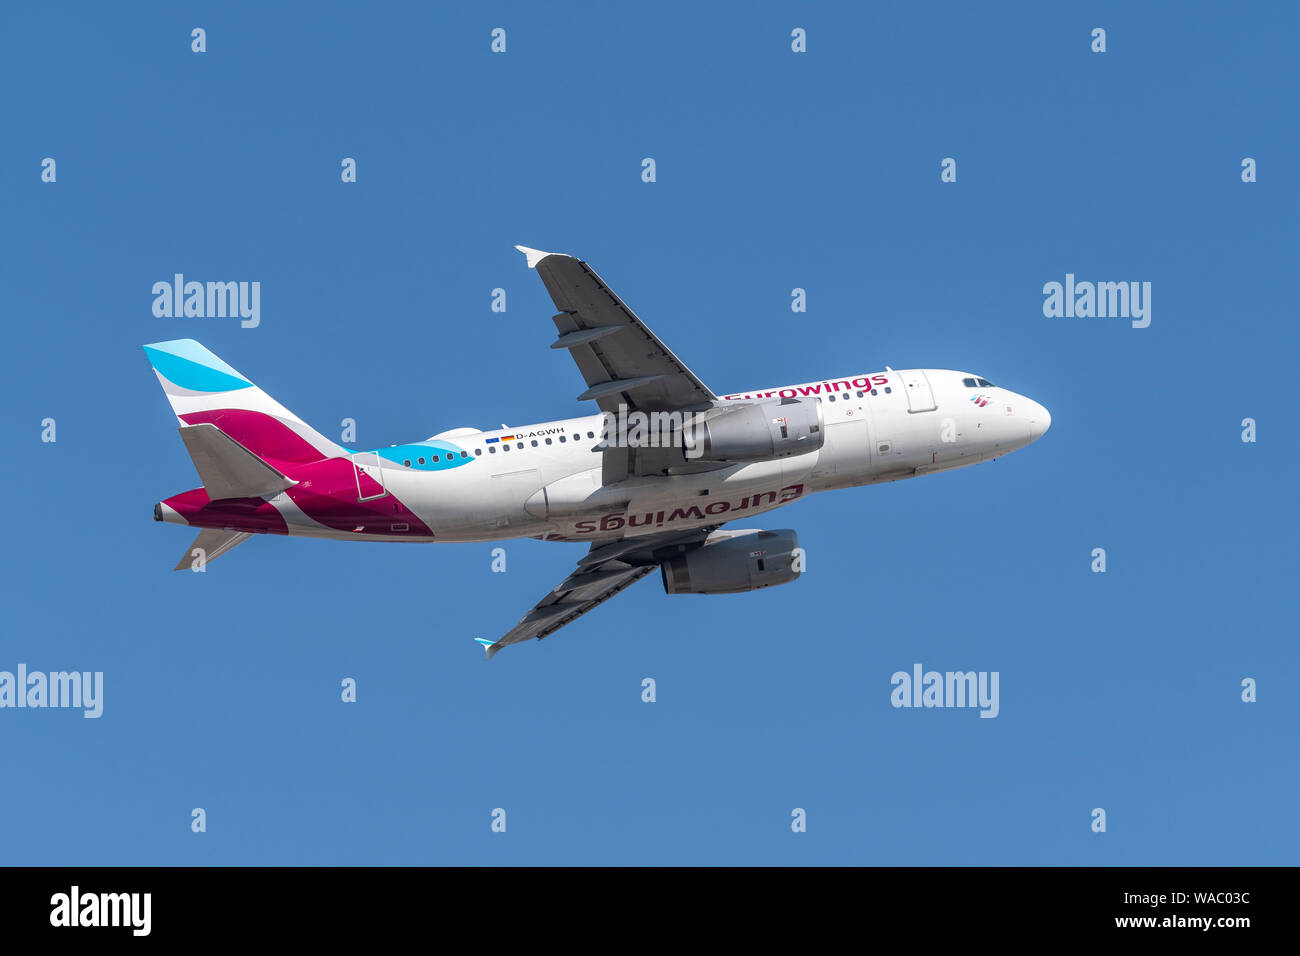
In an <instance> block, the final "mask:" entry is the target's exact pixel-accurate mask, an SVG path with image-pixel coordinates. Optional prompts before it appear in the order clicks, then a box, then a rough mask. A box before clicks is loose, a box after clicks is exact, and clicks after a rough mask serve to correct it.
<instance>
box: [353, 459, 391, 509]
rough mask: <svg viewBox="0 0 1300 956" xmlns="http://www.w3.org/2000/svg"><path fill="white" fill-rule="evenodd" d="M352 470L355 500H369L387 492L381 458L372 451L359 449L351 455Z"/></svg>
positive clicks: (380, 496)
mask: <svg viewBox="0 0 1300 956" xmlns="http://www.w3.org/2000/svg"><path fill="white" fill-rule="evenodd" d="M352 470H353V471H354V472H356V478H357V501H370V500H371V499H372V498H382V497H383V496H384V495H386V494H388V490H387V489H386V488H385V487H384V466H383V459H382V458H380V457H379V456H378V455H376V454H375V453H374V452H370V451H361V452H357V453H356V454H355V455H353V456H352Z"/></svg>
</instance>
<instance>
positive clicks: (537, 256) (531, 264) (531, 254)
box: [515, 246, 553, 269]
mask: <svg viewBox="0 0 1300 956" xmlns="http://www.w3.org/2000/svg"><path fill="white" fill-rule="evenodd" d="M515 248H516V249H518V250H519V251H520V252H522V253H523V254H524V261H525V262H527V263H528V268H530V269H536V268H537V263H539V262H541V261H542V260H543V259H545V258H546V257H547V256H549V255H553V253H550V252H543V251H542V250H541V249H529V248H528V247H527V246H515Z"/></svg>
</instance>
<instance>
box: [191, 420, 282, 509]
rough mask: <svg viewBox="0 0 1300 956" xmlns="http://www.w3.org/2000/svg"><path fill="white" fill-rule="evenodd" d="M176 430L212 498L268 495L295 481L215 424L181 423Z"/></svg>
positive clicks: (213, 499)
mask: <svg viewBox="0 0 1300 956" xmlns="http://www.w3.org/2000/svg"><path fill="white" fill-rule="evenodd" d="M179 431H180V433H181V440H182V441H183V442H185V450H186V451H188V452H189V453H190V458H192V459H194V467H195V469H197V470H198V473H199V480H201V481H202V482H203V489H204V490H205V491H206V492H207V493H208V498H209V499H210V500H212V501H219V500H220V499H222V498H271V497H274V496H275V495H278V494H279V493H280V492H282V491H284V489H286V488H289V487H292V486H293V485H294V484H296V482H294V481H291V480H290V479H288V478H286V477H285V476H284V475H283V474H281V473H280V472H279V471H277V470H276V469H274V468H272V467H271V466H270V465H268V464H267V463H266V462H264V461H263V460H262V459H260V458H258V457H257V456H256V455H254V454H253V453H252V452H251V451H249V450H248V449H247V448H245V447H244V446H243V445H241V444H239V442H237V441H235V440H234V439H233V438H231V437H230V436H229V435H227V434H226V433H225V432H223V431H222V430H221V429H220V428H218V427H217V426H216V425H212V424H208V423H204V424H202V425H182V426H181V428H180V429H179Z"/></svg>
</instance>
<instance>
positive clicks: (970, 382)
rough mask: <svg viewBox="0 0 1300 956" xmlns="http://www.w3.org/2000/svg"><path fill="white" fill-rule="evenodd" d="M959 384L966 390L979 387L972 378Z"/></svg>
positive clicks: (965, 379)
mask: <svg viewBox="0 0 1300 956" xmlns="http://www.w3.org/2000/svg"><path fill="white" fill-rule="evenodd" d="M961 383H962V384H963V385H965V386H966V387H967V388H977V387H978V386H979V382H977V381H975V379H973V378H963V379H962V380H961Z"/></svg>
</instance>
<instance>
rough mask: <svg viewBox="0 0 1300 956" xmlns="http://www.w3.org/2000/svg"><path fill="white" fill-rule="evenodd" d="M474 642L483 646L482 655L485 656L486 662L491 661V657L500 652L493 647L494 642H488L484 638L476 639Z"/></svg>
mask: <svg viewBox="0 0 1300 956" xmlns="http://www.w3.org/2000/svg"><path fill="white" fill-rule="evenodd" d="M474 640H476V641H478V642H479V643H480V644H482V645H483V653H484V654H486V655H487V659H488V660H492V655H493V654H495V653H496V652H497V651H499V650H501V648H500V647H498V646H494V645H496V641H489V640H488V639H487V638H486V637H476V638H474Z"/></svg>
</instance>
